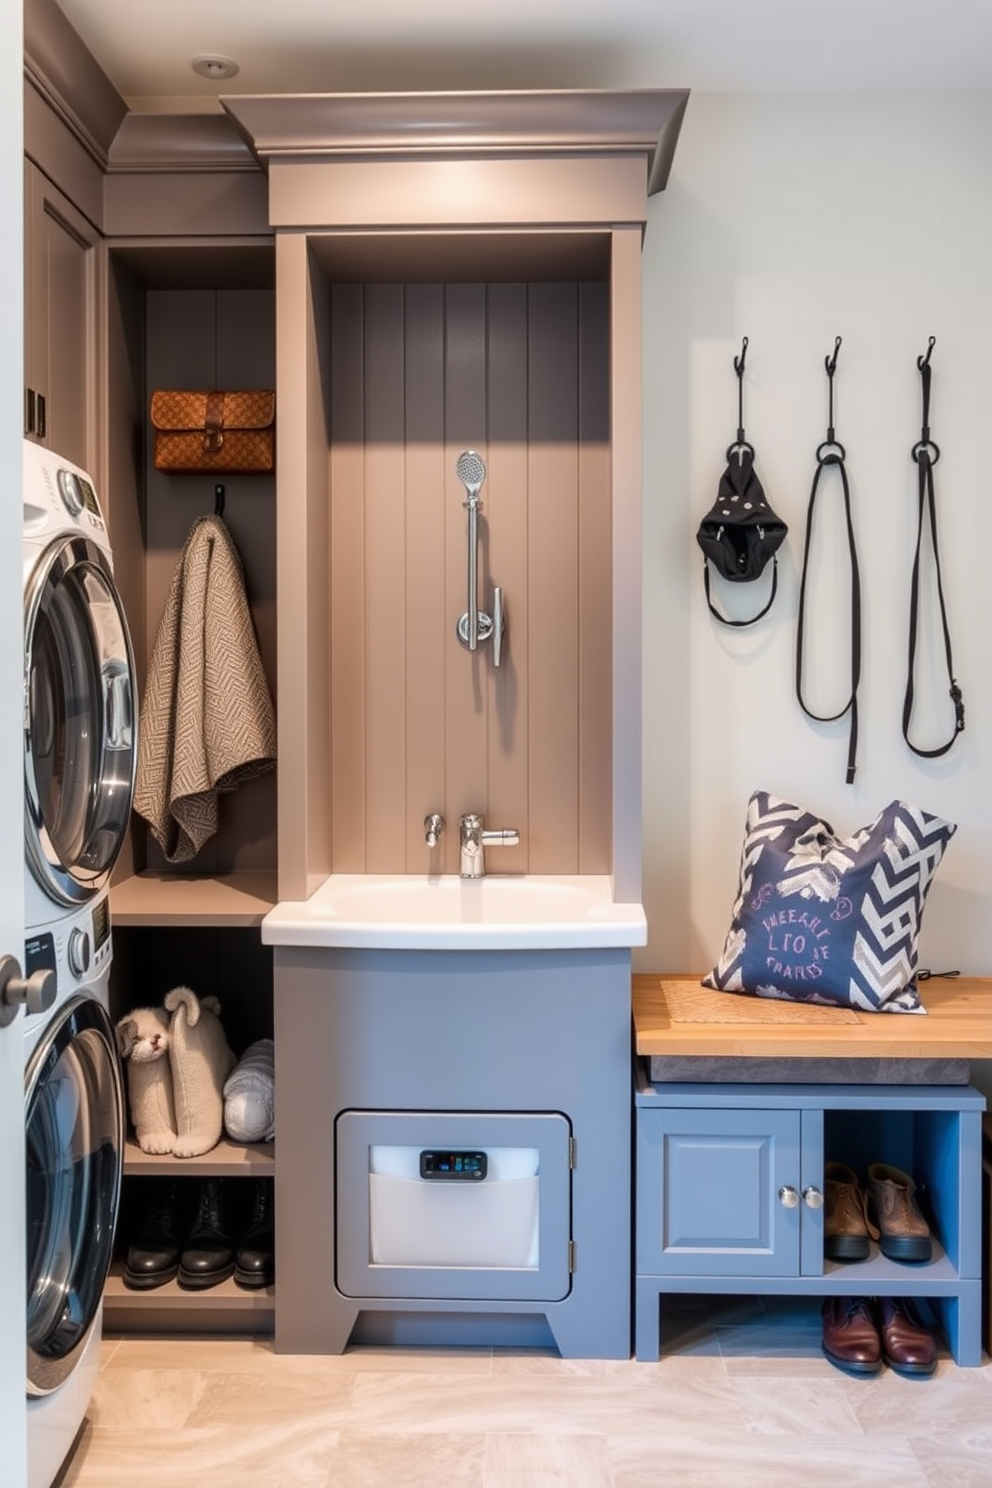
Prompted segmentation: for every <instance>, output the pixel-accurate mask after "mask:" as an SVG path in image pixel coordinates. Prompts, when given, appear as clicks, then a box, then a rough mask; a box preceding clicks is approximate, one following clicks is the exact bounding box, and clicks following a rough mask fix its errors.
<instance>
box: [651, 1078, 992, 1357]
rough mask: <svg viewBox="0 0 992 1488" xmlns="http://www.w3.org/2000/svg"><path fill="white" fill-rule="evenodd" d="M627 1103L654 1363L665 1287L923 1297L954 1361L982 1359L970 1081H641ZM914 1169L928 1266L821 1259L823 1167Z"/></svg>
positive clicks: (976, 1139)
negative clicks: (631, 1106) (927, 1230)
mask: <svg viewBox="0 0 992 1488" xmlns="http://www.w3.org/2000/svg"><path fill="white" fill-rule="evenodd" d="M635 1106H636V1194H637V1206H636V1229H635V1316H634V1337H635V1350H636V1354H637V1357H638V1359H657V1358H658V1355H659V1350H660V1341H661V1307H662V1305H663V1298H664V1296H665V1295H666V1294H670V1293H675V1292H689V1293H692V1292H695V1293H700V1294H708V1293H710V1294H715V1293H741V1294H744V1293H750V1294H755V1293H758V1294H760V1293H764V1294H766V1295H771V1294H775V1293H778V1294H786V1293H792V1294H797V1293H798V1294H812V1295H818V1296H824V1295H826V1294H828V1293H840V1294H842V1295H847V1296H850V1295H857V1296H860V1295H865V1296H883V1295H885V1296H901V1297H926V1298H927V1299H928V1300H929V1302H930V1303H931V1305H932V1306H933V1308H934V1310H935V1312H936V1313H937V1315H938V1317H939V1319H940V1322H941V1325H942V1328H943V1330H944V1333H945V1335H946V1337H947V1340H948V1343H949V1346H950V1349H951V1352H952V1354H953V1356H954V1358H955V1360H956V1362H957V1363H959V1364H966V1365H976V1364H979V1363H980V1362H981V1357H982V1353H981V1114H982V1111H983V1109H984V1106H985V1100H984V1097H983V1096H982V1095H981V1093H980V1092H979V1091H977V1090H975V1089H973V1088H972V1087H971V1086H968V1085H960V1086H954V1085H942V1086H901V1085H893V1086H877V1085H871V1086H868V1085H745V1084H730V1083H728V1084H725V1085H724V1084H702V1083H700V1084H689V1083H684V1084H668V1085H656V1086H653V1085H651V1084H650V1083H649V1082H648V1081H647V1079H646V1078H645V1077H644V1075H643V1073H642V1074H640V1075H639V1081H638V1088H637V1090H636V1092H635ZM831 1158H835V1159H839V1160H840V1161H843V1162H847V1163H848V1164H849V1165H850V1166H851V1167H853V1168H854V1169H855V1171H856V1172H858V1173H859V1174H861V1175H862V1178H863V1177H864V1174H865V1171H866V1169H867V1167H868V1164H869V1163H871V1162H887V1163H890V1164H892V1165H894V1166H896V1167H899V1168H902V1169H903V1170H904V1171H906V1172H908V1173H911V1174H912V1175H913V1177H914V1179H915V1180H916V1183H917V1185H918V1187H919V1194H920V1200H921V1203H922V1205H923V1207H924V1210H925V1212H926V1214H927V1218H928V1220H929V1222H930V1225H931V1230H932V1233H933V1236H934V1247H933V1256H932V1259H931V1260H930V1261H929V1262H927V1263H926V1264H925V1265H905V1264H900V1263H898V1262H895V1261H890V1260H888V1259H886V1257H884V1256H883V1255H882V1254H881V1252H880V1251H879V1249H878V1247H877V1245H875V1244H872V1246H871V1254H870V1256H869V1259H868V1260H867V1261H864V1262H857V1263H853V1264H852V1263H847V1264H842V1263H838V1262H833V1261H827V1260H825V1258H824V1255H823V1207H822V1196H823V1191H824V1184H823V1172H824V1163H825V1161H827V1160H828V1159H831Z"/></svg>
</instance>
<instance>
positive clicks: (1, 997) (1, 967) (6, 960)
mask: <svg viewBox="0 0 992 1488" xmlns="http://www.w3.org/2000/svg"><path fill="white" fill-rule="evenodd" d="M57 985H58V983H57V978H56V975H55V972H54V971H52V970H51V969H50V968H48V967H46V968H44V969H42V970H41V971H33V972H32V973H31V975H30V976H29V977H23V976H21V968H20V964H19V962H18V961H17V960H16V958H15V957H13V956H0V1028H5V1027H6V1026H7V1024H8V1023H10V1022H12V1021H13V1019H14V1018H16V1017H17V1010H18V1008H20V1007H21V1006H23V1007H24V1008H25V1009H26V1010H27V1011H28V1012H29V1013H43V1012H45V1011H46V1010H47V1009H48V1008H50V1007H51V1005H52V1003H53V1002H54V1001H55V993H56V989H57Z"/></svg>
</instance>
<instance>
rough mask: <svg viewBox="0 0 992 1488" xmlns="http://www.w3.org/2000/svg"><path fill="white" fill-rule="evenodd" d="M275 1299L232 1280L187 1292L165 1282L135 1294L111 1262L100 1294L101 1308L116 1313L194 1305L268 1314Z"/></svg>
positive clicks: (269, 1291) (266, 1290) (270, 1290)
mask: <svg viewBox="0 0 992 1488" xmlns="http://www.w3.org/2000/svg"><path fill="white" fill-rule="evenodd" d="M275 1296H276V1293H275V1287H271V1286H268V1287H258V1288H257V1289H254V1290H249V1289H248V1288H246V1287H240V1286H238V1284H237V1282H236V1281H234V1279H233V1278H229V1279H228V1280H227V1281H221V1282H218V1284H217V1285H216V1286H212V1287H204V1288H203V1290H202V1291H188V1290H187V1289H186V1288H185V1287H181V1286H180V1285H179V1283H178V1281H167V1282H166V1283H165V1285H164V1286H160V1287H152V1288H151V1289H150V1290H148V1291H136V1290H134V1289H133V1288H131V1287H127V1286H125V1285H124V1263H123V1261H115V1262H114V1263H113V1265H112V1266H111V1268H110V1275H109V1276H108V1277H107V1284H106V1286H105V1287H104V1291H103V1301H104V1307H105V1309H106V1308H109V1309H110V1310H112V1311H119V1312H137V1311H147V1310H152V1311H162V1312H174V1311H176V1309H177V1307H182V1308H188V1309H190V1310H195V1309H196V1308H197V1307H198V1306H202V1307H203V1308H204V1309H207V1308H209V1309H211V1310H214V1309H216V1310H219V1311H224V1312H249V1313H254V1312H271V1311H272V1309H273V1307H274V1306H275Z"/></svg>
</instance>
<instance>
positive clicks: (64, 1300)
mask: <svg viewBox="0 0 992 1488" xmlns="http://www.w3.org/2000/svg"><path fill="white" fill-rule="evenodd" d="M24 1083H25V1091H24V1095H25V1117H26V1126H27V1132H26V1148H27V1390H28V1394H29V1395H47V1394H49V1393H50V1392H51V1391H52V1390H55V1389H57V1388H58V1386H59V1385H60V1384H61V1383H62V1382H63V1380H65V1379H66V1378H67V1377H68V1375H69V1374H70V1373H71V1372H72V1369H73V1368H74V1366H75V1363H76V1360H77V1359H78V1356H79V1354H80V1353H81V1352H82V1349H83V1348H84V1346H85V1344H86V1340H87V1338H88V1336H89V1333H90V1330H91V1329H92V1327H93V1324H94V1321H95V1320H96V1317H97V1314H98V1311H99V1307H100V1300H101V1297H102V1295H103V1286H104V1283H105V1281H106V1279H107V1272H108V1270H109V1269H110V1258H111V1252H112V1250H113V1244H114V1227H115V1225H116V1223H117V1206H118V1200H119V1197H120V1184H121V1164H122V1161H123V1150H124V1103H123V1095H122V1090H121V1080H120V1067H119V1065H118V1062H117V1055H116V1050H115V1047H114V1034H113V1029H112V1027H111V1024H110V1019H109V1018H108V1017H107V1014H106V1013H105V1012H104V1010H103V1008H102V1007H101V1006H100V1004H99V1003H98V1002H96V1001H95V1000H94V999H93V998H91V997H76V998H73V999H72V1000H71V1001H70V1002H68V1003H66V1005H65V1007H64V1009H63V1012H62V1014H61V1015H60V1016H59V1017H57V1018H56V1019H55V1022H54V1024H53V1025H52V1027H51V1028H50V1029H49V1030H48V1032H47V1033H46V1035H45V1036H44V1037H43V1038H42V1040H41V1042H40V1043H39V1045H38V1047H37V1048H36V1050H35V1052H34V1054H33V1056H32V1058H31V1061H30V1063H29V1065H28V1069H27V1073H26V1075H25V1082H24Z"/></svg>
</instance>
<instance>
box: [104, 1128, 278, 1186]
mask: <svg viewBox="0 0 992 1488" xmlns="http://www.w3.org/2000/svg"><path fill="white" fill-rule="evenodd" d="M275 1162H276V1144H275V1142H232V1141H230V1140H229V1139H228V1138H227V1137H222V1138H221V1140H220V1141H219V1142H218V1143H217V1146H216V1147H211V1149H210V1151H209V1152H203V1153H201V1154H200V1156H199V1157H173V1156H172V1154H171V1153H165V1154H163V1155H162V1156H157V1155H155V1154H153V1153H150V1152H142V1150H141V1148H140V1147H139V1146H138V1144H137V1142H136V1141H135V1139H134V1137H128V1139H127V1141H126V1142H125V1144H124V1176H125V1178H271V1177H272V1175H273V1173H274V1172H275Z"/></svg>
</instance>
